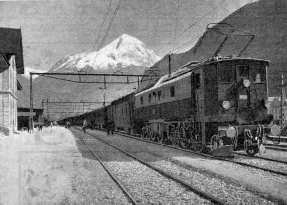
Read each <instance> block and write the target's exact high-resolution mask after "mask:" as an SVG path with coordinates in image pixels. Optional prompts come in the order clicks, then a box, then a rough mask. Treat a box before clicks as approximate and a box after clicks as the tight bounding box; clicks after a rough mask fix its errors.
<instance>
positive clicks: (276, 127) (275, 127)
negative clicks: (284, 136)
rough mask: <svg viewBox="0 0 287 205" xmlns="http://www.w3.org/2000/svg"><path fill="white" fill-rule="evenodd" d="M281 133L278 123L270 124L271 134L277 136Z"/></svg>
mask: <svg viewBox="0 0 287 205" xmlns="http://www.w3.org/2000/svg"><path fill="white" fill-rule="evenodd" d="M280 133H281V127H280V126H279V125H272V127H271V134H272V135H274V136H278V135H280Z"/></svg>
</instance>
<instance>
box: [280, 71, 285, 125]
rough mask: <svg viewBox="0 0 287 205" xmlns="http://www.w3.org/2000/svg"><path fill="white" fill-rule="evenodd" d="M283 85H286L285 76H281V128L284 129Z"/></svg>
mask: <svg viewBox="0 0 287 205" xmlns="http://www.w3.org/2000/svg"><path fill="white" fill-rule="evenodd" d="M283 85H284V76H283V75H281V110H280V111H281V127H282V129H283V127H284V119H283Z"/></svg>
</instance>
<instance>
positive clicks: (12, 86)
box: [0, 56, 17, 135]
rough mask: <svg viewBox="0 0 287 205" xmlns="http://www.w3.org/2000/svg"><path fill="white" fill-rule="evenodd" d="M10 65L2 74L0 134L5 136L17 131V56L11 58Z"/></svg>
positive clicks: (0, 86) (0, 83)
mask: <svg viewBox="0 0 287 205" xmlns="http://www.w3.org/2000/svg"><path fill="white" fill-rule="evenodd" d="M9 63H10V66H9V68H8V69H6V70H5V71H3V72H2V73H0V132H2V133H4V134H5V135H9V133H11V132H13V131H15V130H16V129H17V97H16V89H17V79H16V66H15V65H16V64H15V56H11V57H10V59H9Z"/></svg>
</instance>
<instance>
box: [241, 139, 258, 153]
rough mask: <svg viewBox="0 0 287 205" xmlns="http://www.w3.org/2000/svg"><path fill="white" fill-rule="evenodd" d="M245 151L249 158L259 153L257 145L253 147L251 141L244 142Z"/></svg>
mask: <svg viewBox="0 0 287 205" xmlns="http://www.w3.org/2000/svg"><path fill="white" fill-rule="evenodd" d="M244 149H245V151H246V153H247V154H248V155H249V156H253V155H255V154H256V153H257V152H258V147H257V146H256V145H252V142H251V141H250V140H245V141H244Z"/></svg>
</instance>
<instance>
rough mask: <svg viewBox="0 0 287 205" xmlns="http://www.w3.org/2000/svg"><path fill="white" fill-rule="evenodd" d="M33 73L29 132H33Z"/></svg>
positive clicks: (31, 74)
mask: <svg viewBox="0 0 287 205" xmlns="http://www.w3.org/2000/svg"><path fill="white" fill-rule="evenodd" d="M32 76H33V73H30V117H29V130H30V132H32V131H33V115H32V113H33V85H32V84H33V81H32Z"/></svg>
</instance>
